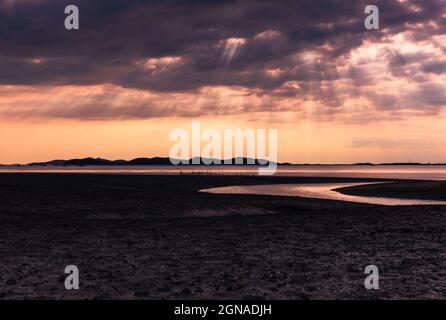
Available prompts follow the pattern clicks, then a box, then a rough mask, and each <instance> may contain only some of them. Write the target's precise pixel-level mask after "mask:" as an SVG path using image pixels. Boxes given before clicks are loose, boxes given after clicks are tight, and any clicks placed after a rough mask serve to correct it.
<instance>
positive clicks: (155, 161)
mask: <svg viewBox="0 0 446 320" xmlns="http://www.w3.org/2000/svg"><path fill="white" fill-rule="evenodd" d="M213 160H216V159H208V158H200V157H196V158H192V159H189V164H190V165H193V164H194V163H195V162H198V163H199V164H204V163H210V161H213ZM236 160H238V161H240V160H241V161H242V163H243V164H245V165H246V164H248V158H232V159H231V163H232V165H236ZM249 160H251V161H250V162H249V163H252V161H253V159H249ZM262 162H263V161H262ZM223 163H224V160H222V164H223ZM254 163H255V165H258V164H259V160H257V159H254ZM164 165H172V163H171V162H170V159H169V158H161V157H154V158H136V159H133V160H107V159H102V158H83V159H70V160H52V161H48V162H33V163H29V164H27V166H31V167H37V166H38V167H46V166H62V167H69V166H78V167H85V166H164Z"/></svg>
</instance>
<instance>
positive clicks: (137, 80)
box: [0, 0, 446, 164]
mask: <svg viewBox="0 0 446 320" xmlns="http://www.w3.org/2000/svg"><path fill="white" fill-rule="evenodd" d="M52 1H53V0H41V1H18V2H16V3H11V4H10V5H8V6H7V8H6V7H1V6H0V19H1V18H2V17H3V18H4V21H7V22H8V23H11V21H15V20H11V19H12V18H11V17H15V18H16V19H22V18H23V19H24V21H25V22H26V21H31V22H32V23H35V24H36V28H35V30H33V29H32V28H31V27H30V28H29V29H26V30H25V29H23V30H22V29H14V27H16V26H15V25H14V24H12V26H11V28H10V29H5V32H4V34H3V37H7V36H10V37H11V39H12V38H14V39H16V38H17V39H18V40H17V41H11V40H8V39H2V38H0V137H1V139H0V163H3V164H9V163H28V162H34V161H47V160H52V159H69V158H80V157H88V156H91V157H103V158H108V159H132V158H135V157H152V156H167V155H168V154H169V148H170V147H171V145H172V143H171V142H169V133H170V131H171V130H173V129H175V128H186V129H189V128H190V126H191V122H192V121H194V120H200V121H201V123H202V127H203V128H216V129H219V130H224V129H231V128H232V129H235V128H240V129H246V128H250V129H262V128H265V129H268V128H272V129H277V130H278V135H279V141H278V151H279V159H278V160H279V161H280V162H286V161H287V162H297V163H355V162H406V161H409V160H411V161H414V162H446V151H444V150H446V149H445V148H444V147H443V146H444V145H445V144H446V130H445V128H446V113H445V112H444V110H445V107H446V90H445V85H444V84H445V83H446V59H445V58H444V57H445V52H446V35H445V32H444V31H443V29H442V28H443V25H445V24H442V23H439V21H440V20H439V19H443V20H444V19H446V14H445V13H443V15H442V13H441V12H442V11H443V12H446V10H444V9H445V8H444V7H441V8H440V7H439V8H437V9H435V10H434V9H432V8H433V7H430V6H428V5H427V4H426V8H424V7H423V6H424V5H422V4H416V5H415V4H414V5H409V3H410V1H386V2H383V3H382V4H381V5H380V7H381V8H382V10H381V13H382V16H383V23H382V24H381V25H382V30H380V31H377V32H375V33H373V32H372V31H371V32H367V31H364V30H362V29H360V30H361V32H358V29H357V28H362V19H363V7H362V6H361V3H362V2H361V3H359V4H358V3H356V4H355V5H354V6H353V5H351V6H350V5H349V6H347V5H345V6H342V7H341V6H340V4H339V5H336V6H335V7H333V8H332V14H333V16H332V17H327V15H325V14H320V15H319V14H317V13H318V12H319V11H313V15H315V16H312V18H311V19H308V15H307V14H306V13H305V12H304V11H302V12H301V11H293V12H289V11H288V10H287V11H285V12H283V13H281V15H278V16H277V19H278V20H274V19H275V17H274V16H270V17H269V20H267V21H264V20H262V18H261V16H260V17H257V16H256V15H252V12H251V11H250V10H254V9H255V10H261V9H264V10H266V12H270V11H271V8H269V7H267V6H274V4H264V6H265V8H258V6H257V5H256V4H255V3H252V6H251V4H249V5H248V4H246V5H244V6H241V5H237V4H234V5H235V6H236V7H234V8H232V10H233V11H230V12H232V13H231V14H229V15H226V14H227V13H228V12H229V11H228V7H226V5H221V6H207V5H204V4H197V6H198V7H197V10H192V11H191V12H189V13H190V15H186V16H184V14H183V11H184V10H186V9H185V8H183V7H182V6H181V5H179V6H176V5H171V6H167V7H164V6H163V5H159V6H155V7H150V5H141V8H138V5H139V4H138V3H137V2H135V4H134V5H135V6H133V2H131V3H130V2H128V3H127V4H126V5H128V7H126V6H125V5H123V6H122V8H121V9H122V10H123V12H122V13H121V12H118V11H116V10H115V9H114V8H113V7H111V8H110V12H109V13H108V14H109V15H110V16H107V14H106V12H104V13H103V15H101V16H98V17H97V19H99V20H100V19H105V20H103V21H102V20H101V23H102V24H99V22H97V21H96V22H95V20H94V19H93V20H91V19H90V20H88V21H85V24H83V25H82V26H83V28H81V30H80V31H78V32H77V33H66V30H60V25H59V24H58V20H57V19H56V16H54V15H55V13H54V12H53V11H52V10H49V9H48V8H49V6H50V5H51V4H52V3H53V2H52ZM426 3H427V2H426ZM297 4H298V3H297ZM31 5H32V6H35V7H33V8H34V9H35V10H37V12H38V13H39V14H40V16H41V19H44V18H43V16H44V15H45V14H48V17H47V19H48V21H47V24H46V25H45V26H46V27H49V28H50V29H51V30H50V31H52V32H46V31H45V30H44V31H45V33H44V34H42V35H41V36H42V37H47V38H44V40H45V41H46V42H45V41H44V42H42V43H43V44H42V45H40V43H39V44H36V42H35V41H34V40H33V39H34V38H36V37H37V36H36V34H37V33H39V32H42V28H43V27H42V26H43V25H41V24H39V22H38V21H37V20H33V19H30V18H29V15H30V14H32V12H33V10H27V8H28V7H27V6H31ZM89 5H91V6H92V7H94V8H95V6H96V5H99V3H97V2H96V1H92V2H89ZM230 5H231V4H228V5H227V6H230ZM85 6H86V5H85ZM386 6H389V7H388V8H387V11H386ZM188 8H190V7H188ZM281 8H282V7H280V8H279V7H276V8H275V9H276V10H277V11H279V10H282V9H281ZM392 8H393V9H395V8H399V11H398V12H399V13H400V14H399V15H397V16H395V17H394V16H393V14H396V13H395V11H394V10H392ZM338 9H339V11H336V10H338ZM350 9H351V10H352V11H351V12H350V11H349V10H350ZM104 10H105V11H106V8H104ZM126 10H127V11H126ZM157 10H158V11H157ZM200 10H203V12H204V10H207V11H206V12H207V13H208V15H212V16H213V17H220V18H221V21H220V22H219V23H218V24H216V25H214V24H215V23H216V21H214V20H212V19H208V18H206V17H207V16H206V15H203V14H200V12H202V11H200ZM302 10H303V9H302ZM96 11H97V10H96ZM96 11H95V10H93V11H91V13H92V12H96ZM245 11H246V12H245ZM154 12H157V15H154ZM256 12H257V11H256ZM346 12H347V13H348V14H350V15H351V19H346V18H345V15H346V14H347V13H346ZM234 13H237V14H238V15H234ZM244 13H246V17H245V20H244V23H245V25H246V28H244V29H243V30H241V29H240V28H237V27H236V26H234V23H235V22H234V19H237V17H239V16H240V17H242V16H243V14H244ZM403 13H404V14H403ZM139 14H141V15H142V16H138V15H139ZM144 14H146V15H148V16H150V15H153V16H152V19H145V20H144V19H143V18H144V17H145V16H144ZM13 15H15V16H13ZM112 15H116V19H118V20H120V21H121V20H122V21H125V22H126V23H127V24H126V26H127V29H119V30H120V31H118V30H117V29H115V27H114V26H110V25H107V23H109V21H111V20H112V19H109V18H110V17H111V16H112ZM163 15H166V16H163ZM294 15H296V16H294ZM136 16H138V19H136V18H135V17H136ZM107 17H108V18H107ZM392 17H393V19H391V18H392ZM168 18H169V19H173V18H175V21H176V24H177V25H175V27H172V29H170V28H166V26H165V25H164V21H166V19H168ZM202 19H204V20H202ZM225 19H226V20H227V21H226V20H225ZM246 19H252V21H251V20H249V21H248V20H246ZM287 19H289V20H290V21H292V24H290V23H289V22H290V21H288V20H287ZM327 19H328V20H327ZM336 19H337V20H336ZM399 19H400V20H401V21H400V20H399ZM404 19H408V20H407V21H406V20H404ZM410 19H412V20H413V21H412V22H411V23H408V21H409V20H410ZM99 20H98V21H99ZM332 20H333V21H334V22H330V23H328V22H329V21H332ZM39 21H40V20H39ZM42 21H43V20H42ZM45 21H46V20H45ZM113 21H114V20H113ZM237 21H238V20H237ZM274 21H275V23H274ZM287 21H288V23H286V22H287ZM25 22H23V23H25ZM31 22H30V23H31ZM56 22H57V23H56ZM191 22H197V23H196V24H194V23H191ZM198 22H200V23H198ZM132 23H134V24H135V25H131V24H132ZM392 23H393V25H392ZM146 24H149V25H146ZM207 24H209V25H211V26H212V27H209V28H208V29H206V28H205V29H199V28H198V29H194V28H197V27H196V26H197V25H207ZM294 24H295V25H294ZM191 25H192V26H194V27H191ZM169 26H170V25H169ZM145 28H151V29H155V30H157V32H160V33H162V34H163V36H161V35H159V36H158V35H157V36H155V35H154V34H152V33H147V34H146V35H141V30H146V29H145ZM218 28H221V30H220V32H219V29H218ZM339 29H341V30H344V32H343V33H341V32H339V31H338V30H339ZM110 30H114V31H110ZM184 30H186V31H184ZM296 30H301V31H302V30H303V31H302V32H303V33H298V32H297V31H296ZM308 30H309V31H308ZM315 30H316V31H315ZM25 31H26V32H25ZM183 31H184V34H183V33H182V32H183ZM304 31H305V32H309V34H312V33H314V36H313V37H308V36H303V38H302V39H300V41H302V43H303V42H305V45H300V43H299V41H298V40H299V39H298V40H296V38H295V37H296V34H303V35H305V34H306V33H305V32H304ZM155 33H156V32H155ZM104 35H106V36H107V38H104ZM180 35H181V36H180ZM152 36H153V37H152ZM0 37H1V36H0ZM52 37H54V38H52ZM169 37H170V38H169ZM109 38H110V39H109ZM171 38H175V41H173V40H172V41H171V40H169V39H171ZM94 39H96V40H94ZM62 40H65V41H67V42H68V44H60V46H58V45H56V42H55V41H62ZM127 41H128V42H127ZM144 41H147V43H145V42H144ZM163 41H166V43H164V42H163ZM120 42H126V43H125V46H122V47H120V46H119V45H118V44H119V43H120ZM117 43H118V44H117ZM46 44H52V46H51V45H48V46H47V45H46ZM175 45H178V48H176V47H175ZM70 46H72V47H70ZM71 48H73V50H71ZM76 48H77V51H76V50H75V49H76ZM151 50H153V51H151ZM73 52H82V54H73Z"/></svg>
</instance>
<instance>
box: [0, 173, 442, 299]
mask: <svg viewBox="0 0 446 320" xmlns="http://www.w3.org/2000/svg"><path fill="white" fill-rule="evenodd" d="M360 181H362V180H361V179H335V178H296V177H294V178H293V177H249V176H187V175H183V176H143V175H140V176H138V175H111V174H110V175H105V174H104V175H100V174H7V173H5V174H0V194H1V197H0V255H1V257H2V259H1V263H0V298H2V299H12V298H18V299H22V298H37V299H54V298H55V299H94V298H97V299H183V298H185V299H208V298H213V299H354V298H360V299H394V298H438V299H440V298H445V297H446V268H444V265H445V263H446V260H445V256H446V247H445V246H444V243H446V233H445V230H446V207H444V206H401V207H385V206H377V205H365V204H356V203H344V202H338V201H331V200H317V199H304V198H298V197H276V196H254V195H219V194H207V193H201V192H198V190H201V189H206V188H212V187H223V186H230V185H251V184H252V185H254V184H263V183H264V184H272V183H312V182H315V183H322V182H360ZM367 181H371V179H367ZM398 183H402V184H406V185H405V186H406V189H405V190H407V184H409V185H411V184H412V183H417V182H411V181H405V182H404V181H400V182H398ZM365 187H366V186H361V187H358V188H365ZM378 187H379V185H375V188H378ZM403 187H404V186H403ZM401 188H402V187H400V189H401ZM410 188H412V187H411V186H410V187H409V189H410ZM426 188H427V187H426ZM431 188H435V190H436V191H435V192H436V193H437V194H439V195H440V194H441V192H443V191H441V190H443V189H442V187H441V186H438V185H437V184H436V185H435V186H431ZM402 189H404V188H402ZM392 190H393V191H392V192H390V195H389V196H392V197H395V195H396V194H398V192H396V191H395V188H394V189H392ZM355 192H356V191H355ZM358 192H359V191H358ZM395 192H396V193H395ZM400 192H403V193H404V192H406V191H404V190H403V191H401V190H400ZM400 194H401V193H400ZM407 194H408V192H406V195H407ZM382 195H383V194H382V192H381V194H380V196H382ZM435 199H439V198H435ZM72 264H74V265H76V266H78V268H79V272H80V289H79V290H71V291H68V290H66V289H65V287H64V280H65V276H66V275H65V274H64V269H65V266H67V265H72ZM370 264H374V265H376V266H378V267H379V270H380V289H379V290H366V289H365V288H364V284H363V283H364V279H365V276H366V275H365V274H364V268H365V267H366V266H367V265H370Z"/></svg>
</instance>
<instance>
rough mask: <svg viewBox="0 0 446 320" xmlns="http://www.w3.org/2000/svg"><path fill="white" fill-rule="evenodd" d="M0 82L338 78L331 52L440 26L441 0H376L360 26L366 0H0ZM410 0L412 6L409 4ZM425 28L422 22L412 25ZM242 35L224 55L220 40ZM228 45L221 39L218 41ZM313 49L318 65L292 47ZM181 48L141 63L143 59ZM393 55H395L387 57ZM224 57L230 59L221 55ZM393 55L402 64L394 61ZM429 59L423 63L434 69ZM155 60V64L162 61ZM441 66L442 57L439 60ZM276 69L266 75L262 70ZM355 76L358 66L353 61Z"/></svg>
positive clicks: (263, 83)
mask: <svg viewBox="0 0 446 320" xmlns="http://www.w3.org/2000/svg"><path fill="white" fill-rule="evenodd" d="M0 3H1V5H0V83H1V84H14V85H18V84H25V85H30V84H54V85H60V84H76V85H87V84H104V83H107V84H109V83H111V84H116V85H119V86H122V87H128V88H138V89H147V90H155V91H163V92H170V91H191V90H196V89H199V88H201V87H203V86H209V85H211V86H212V85H229V86H231V85H237V86H245V87H255V88H261V89H263V90H273V89H275V88H278V87H280V86H281V85H283V84H284V83H285V82H287V81H293V80H296V81H304V82H305V81H330V80H333V79H337V78H339V74H338V73H337V71H336V68H335V67H333V66H332V65H331V64H330V60H333V59H335V58H336V57H338V56H339V55H341V54H344V53H348V52H349V51H350V50H352V49H353V48H356V47H358V46H360V45H361V44H362V43H363V42H364V41H365V40H367V39H370V40H373V41H380V39H381V38H382V37H383V36H386V35H389V34H392V32H399V31H401V30H402V29H403V28H416V27H415V25H416V23H419V22H426V21H434V22H437V23H438V24H439V28H437V29H436V31H435V32H437V33H438V32H444V31H445V29H446V26H445V25H446V24H445V22H444V21H445V19H444V17H443V16H442V14H443V13H444V6H443V4H444V2H443V1H439V0H438V1H435V0H431V1H419V0H414V1H410V2H406V3H403V2H399V1H396V0H386V1H376V2H375V3H376V4H378V5H379V8H380V12H381V26H382V28H383V29H382V30H383V31H379V32H368V31H366V30H365V29H364V27H363V19H364V14H363V11H364V7H365V5H366V4H369V1H337V0H318V1H303V0H301V1H258V0H256V1H248V0H243V1H235V0H232V1H229V0H228V1H193V0H191V1H185V0H183V1H180V0H178V1H173V0H168V1H165V0H164V1H138V0H125V1H124V0H120V1H118V0H108V1H99V0H88V1H87V0H78V1H62V0H40V1H39V0H34V1H33V0H27V1H26V0H17V1H14V2H11V1H7V0H6V1H5V0H0ZM68 4H75V5H77V6H78V7H79V9H80V21H81V29H80V30H78V31H67V30H65V29H64V24H63V22H64V18H65V15H64V13H63V12H64V7H65V6H66V5H68ZM411 5H416V6H417V9H416V10H414V9H413V8H412V7H411ZM414 36H418V37H420V38H423V37H428V36H429V34H427V33H426V32H425V30H419V34H415V35H414ZM230 38H234V39H244V42H243V43H239V44H238V45H237V46H236V48H229V50H231V49H234V53H233V57H232V59H226V60H225V58H228V57H222V55H223V54H224V52H225V48H226V47H227V46H228V43H227V39H230ZM226 49H227V48H226ZM304 50H317V51H318V52H319V53H320V54H321V55H322V56H323V57H325V61H319V62H318V64H317V66H310V65H308V63H305V62H302V61H298V60H292V61H291V55H293V54H295V53H299V52H302V51H304ZM163 57H181V59H180V60H178V61H175V62H174V63H171V64H169V63H166V65H159V64H158V65H157V64H156V63H158V62H159V61H157V60H154V66H152V67H153V68H152V69H150V68H147V65H146V62H147V60H148V59H161V58H163ZM395 59H397V58H395ZM229 60H230V61H229ZM395 63H396V64H397V63H400V64H401V63H403V62H400V61H395ZM434 63H435V62H432V63H431V64H429V65H426V66H425V69H424V70H425V71H426V72H439V71H438V69H436V67H435V65H434ZM161 64H162V63H161ZM439 68H440V69H442V68H444V66H442V65H439ZM270 69H279V70H282V72H281V73H280V74H278V75H277V76H275V77H271V76H268V75H267V73H266V72H265V70H270ZM351 72H352V74H351V75H352V76H353V77H354V78H355V79H356V80H357V81H360V79H359V76H358V75H359V73H361V71H360V70H352V71H351Z"/></svg>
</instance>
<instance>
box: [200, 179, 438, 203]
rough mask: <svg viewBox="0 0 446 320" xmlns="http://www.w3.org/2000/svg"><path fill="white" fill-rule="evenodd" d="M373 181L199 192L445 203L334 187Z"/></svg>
mask: <svg viewBox="0 0 446 320" xmlns="http://www.w3.org/2000/svg"><path fill="white" fill-rule="evenodd" d="M368 184H374V183H370V182H369V183H317V184H273V185H255V186H232V187H222V188H212V189H205V190H201V192H208V193H221V194H255V195H274V196H295V197H303V198H316V199H328V200H339V201H347V202H357V203H366V204H379V205H385V206H405V205H446V201H438V200H421V199H401V198H383V197H363V196H351V195H346V194H342V193H340V192H337V191H335V190H334V189H337V188H343V187H354V186H360V185H368Z"/></svg>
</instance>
